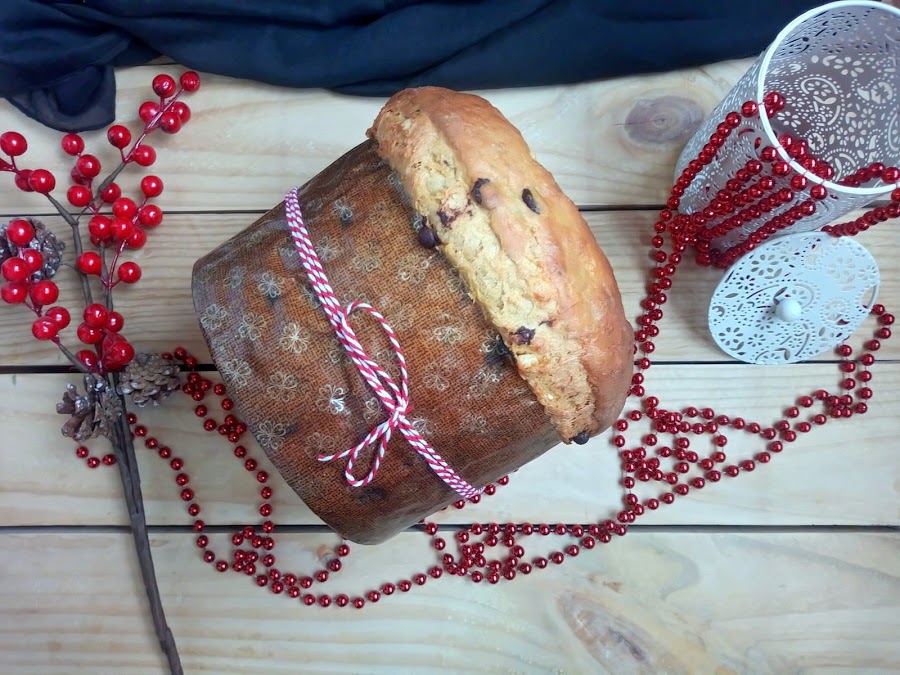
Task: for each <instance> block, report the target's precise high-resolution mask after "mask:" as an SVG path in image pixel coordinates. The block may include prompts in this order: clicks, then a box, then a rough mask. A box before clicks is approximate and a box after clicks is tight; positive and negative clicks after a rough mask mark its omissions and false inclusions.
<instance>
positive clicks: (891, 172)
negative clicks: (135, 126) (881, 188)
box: [881, 166, 900, 183]
mask: <svg viewBox="0 0 900 675" xmlns="http://www.w3.org/2000/svg"><path fill="white" fill-rule="evenodd" d="M881 179H882V180H883V181H884V182H885V183H896V182H897V181H898V180H900V169H898V168H897V167H895V166H891V167H888V168H887V169H885V170H884V171H883V172H882V174H881Z"/></svg>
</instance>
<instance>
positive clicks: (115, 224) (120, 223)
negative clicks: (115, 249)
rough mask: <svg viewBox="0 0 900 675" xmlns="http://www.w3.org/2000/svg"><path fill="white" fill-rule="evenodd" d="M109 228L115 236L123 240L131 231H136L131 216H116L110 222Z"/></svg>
mask: <svg viewBox="0 0 900 675" xmlns="http://www.w3.org/2000/svg"><path fill="white" fill-rule="evenodd" d="M109 229H110V232H112V236H113V237H115V238H116V239H117V240H118V241H123V240H125V239H128V237H130V236H131V233H132V232H134V223H132V222H131V219H130V218H116V219H115V220H113V221H112V223H110V226H109Z"/></svg>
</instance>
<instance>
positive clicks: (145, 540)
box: [110, 374, 184, 675]
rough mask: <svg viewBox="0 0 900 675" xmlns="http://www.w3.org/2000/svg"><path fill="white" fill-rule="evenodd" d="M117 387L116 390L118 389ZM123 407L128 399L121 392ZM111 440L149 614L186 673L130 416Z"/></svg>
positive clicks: (167, 651)
mask: <svg viewBox="0 0 900 675" xmlns="http://www.w3.org/2000/svg"><path fill="white" fill-rule="evenodd" d="M110 379H111V381H112V386H113V387H117V386H118V383H119V378H118V376H116V375H115V374H113V375H111V377H110ZM116 391H117V390H116ZM116 395H117V396H119V400H121V401H122V407H123V410H124V409H125V399H124V397H123V396H121V395H120V394H116ZM111 440H112V446H113V452H114V454H115V456H116V460H117V462H116V463H117V464H118V465H119V476H120V478H121V479H122V489H123V491H124V493H125V503H126V504H127V506H128V520H129V523H130V525H131V533H132V535H133V536H134V545H135V549H136V552H137V557H138V562H139V564H140V568H141V578H142V580H143V582H144V590H145V591H146V593H147V600H148V601H149V604H150V616H151V618H152V619H153V628H154V630H155V631H156V638H157V640H159V646H160V648H161V649H162V651H163V654H164V655H165V657H166V661H167V662H168V664H169V671H170V672H171V673H172V675H183V673H184V669H183V668H182V666H181V659H180V658H179V656H178V647H177V645H176V644H175V636H174V635H173V634H172V629H171V628H169V625H168V623H167V622H166V614H165V611H164V610H163V605H162V599H161V597H160V594H159V584H158V583H157V581H156V569H155V567H154V565H153V553H152V551H151V549H150V539H149V537H148V534H147V519H146V517H145V514H144V498H143V495H142V494H141V476H140V470H139V468H138V463H137V457H136V456H135V452H134V442H133V440H132V437H131V429H130V428H129V426H128V421H127V418H126V417H125V416H124V415H123V416H122V417H120V418H119V419H118V421H117V423H116V426H115V436H114V438H113V439H111Z"/></svg>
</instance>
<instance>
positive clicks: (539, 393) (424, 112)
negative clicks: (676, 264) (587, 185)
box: [368, 87, 633, 442]
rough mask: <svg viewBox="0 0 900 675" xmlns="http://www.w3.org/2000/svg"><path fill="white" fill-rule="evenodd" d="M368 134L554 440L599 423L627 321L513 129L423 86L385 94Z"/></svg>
mask: <svg viewBox="0 0 900 675" xmlns="http://www.w3.org/2000/svg"><path fill="white" fill-rule="evenodd" d="M368 135H369V136H370V137H371V138H373V139H375V140H376V141H377V143H378V152H379V154H380V155H381V156H382V157H383V158H384V159H386V160H387V161H388V162H389V163H390V165H391V167H392V168H393V169H394V170H395V171H396V172H397V173H398V175H399V177H400V179H401V181H402V183H403V186H404V188H405V189H406V192H407V194H408V195H409V196H410V198H411V199H412V201H413V205H414V208H416V209H417V211H418V212H419V213H420V214H422V215H424V216H425V219H426V223H427V225H426V226H427V227H430V228H431V229H432V230H433V231H434V233H435V234H436V235H437V238H438V240H439V241H440V244H439V245H438V248H439V250H440V251H441V252H442V253H443V254H444V255H445V256H446V257H447V259H448V260H449V261H450V262H451V264H453V265H454V266H455V267H456V268H457V269H458V270H459V272H460V275H461V276H462V277H463V279H464V280H465V281H466V283H467V284H468V286H469V289H470V292H471V295H472V296H473V298H474V299H475V300H476V302H478V303H479V305H480V307H481V309H482V310H483V311H484V313H485V315H486V317H487V318H488V319H489V321H491V323H492V324H493V325H494V326H496V327H497V329H498V331H499V332H500V335H501V336H502V337H503V339H504V341H505V342H506V344H507V346H508V347H509V348H510V350H511V351H512V352H513V353H514V354H515V356H516V363H517V366H518V370H519V373H520V374H521V376H522V377H523V378H524V379H525V381H526V382H528V384H529V386H530V387H531V388H532V390H533V391H534V393H535V396H536V397H537V398H538V400H539V401H540V402H541V403H542V404H543V405H544V407H545V409H546V410H547V412H548V414H549V415H550V418H551V420H552V421H553V423H554V425H555V426H556V428H557V430H558V432H559V434H560V436H561V437H562V439H563V440H564V441H565V442H569V441H571V440H577V441H578V442H584V441H586V440H587V438H589V437H590V436H593V435H595V434H597V433H599V432H601V431H602V430H604V429H606V428H608V427H609V426H610V425H611V424H612V422H613V421H614V420H615V418H616V416H617V415H618V414H619V413H620V412H621V409H622V406H623V404H624V400H625V397H626V395H627V390H628V387H629V383H630V377H631V372H632V344H633V341H632V329H631V326H630V325H629V323H628V321H627V319H626V318H625V312H624V310H623V307H622V300H621V296H620V293H619V289H618V285H617V283H616V280H615V277H614V275H613V271H612V268H611V267H610V265H609V261H608V260H607V259H606V256H605V255H604V254H603V252H602V250H601V249H600V246H599V245H598V243H597V241H596V239H595V238H594V236H593V234H592V233H591V231H590V229H589V228H588V226H587V223H585V221H584V219H583V218H582V217H581V214H580V213H579V212H578V209H577V208H576V206H575V205H574V204H573V203H572V201H571V200H570V199H569V198H568V197H566V196H565V195H564V194H563V192H562V191H561V190H560V188H559V186H558V185H557V183H556V181H555V180H554V179H553V177H552V176H551V174H550V173H549V172H548V171H547V170H546V169H544V168H543V167H542V166H541V165H540V164H538V162H537V161H536V160H535V159H534V156H533V155H532V153H531V151H530V150H529V148H528V146H527V144H526V143H525V140H524V139H523V138H522V135H521V134H520V133H519V131H518V130H517V129H516V128H515V127H514V126H513V125H512V124H510V123H509V122H508V121H507V120H506V118H504V117H503V115H502V114H501V113H500V112H499V111H498V110H497V109H496V108H494V107H493V106H491V105H490V104H489V103H488V102H487V101H485V100H484V99H483V98H480V97H478V96H474V95H471V94H461V93H457V92H453V91H450V90H447V89H442V88H438V87H423V88H419V89H407V90H404V91H402V92H400V93H398V94H396V95H395V96H394V97H392V98H391V99H390V100H389V101H388V102H387V103H386V104H385V106H384V107H383V109H382V110H381V112H380V113H379V115H378V117H377V118H376V120H375V122H374V124H373V126H372V128H371V129H370V130H369V132H368Z"/></svg>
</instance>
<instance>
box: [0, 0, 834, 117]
mask: <svg viewBox="0 0 900 675" xmlns="http://www.w3.org/2000/svg"><path fill="white" fill-rule="evenodd" d="M816 4H818V3H815V2H809V1H805V0H755V1H754V2H731V3H729V2H722V0H690V1H687V0H685V1H684V2H678V1H677V0H459V1H456V2H454V1H450V0H424V1H422V0H380V1H378V0H70V1H59V2H53V1H46V0H44V1H39V0H2V1H0V97H4V98H7V99H9V100H10V101H11V102H12V103H13V104H14V105H16V106H17V107H18V108H19V109H20V110H22V111H23V112H25V113H26V114H27V115H29V116H31V117H33V118H35V119H37V120H39V121H40V122H42V123H43V124H45V125H47V126H49V127H52V128H55V129H60V130H66V131H72V130H86V129H94V128H99V127H102V126H105V125H107V124H109V123H111V122H112V118H113V114H114V100H115V74H114V73H115V70H114V69H115V68H116V67H120V66H130V65H137V64H141V63H146V62H147V61H149V60H151V59H153V58H155V57H157V56H159V55H164V56H167V57H169V58H171V59H173V60H175V61H177V62H178V63H180V64H183V65H184V66H186V67H189V68H194V69H197V70H201V71H206V72H210V73H217V74H221V75H227V76H233V77H239V78H247V79H252V80H258V81H261V82H266V83H270V84H277V85H283V86H289V87H304V88H309V87H316V88H326V89H331V90H335V91H338V92H343V93H346V94H355V95H368V96H386V95H390V94H392V93H394V92H395V91H397V90H399V89H402V88H404V87H409V86H419V85H424V84H433V85H441V86H445V87H450V88H454V89H478V88H504V87H521V86H533V85H547V84H561V83H572V82H581V81H585V80H593V79H599V78H608V77H615V76H620V75H628V74H640V73H648V72H660V71H666V70H673V69H677V68H684V67H689V66H697V65H702V64H706V63H712V62H715V61H720V60H725V59H731V58H742V57H746V56H752V55H756V54H758V53H759V52H761V51H762V50H763V49H765V47H766V46H767V45H768V44H769V43H770V42H771V41H772V39H773V38H774V37H775V36H776V35H777V33H778V31H779V30H780V29H781V28H782V27H783V26H784V25H785V24H786V23H788V22H789V21H791V20H792V19H793V18H794V17H795V16H796V15H798V14H800V13H802V12H803V11H805V10H807V9H809V8H811V7H813V6H815V5H816Z"/></svg>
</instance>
